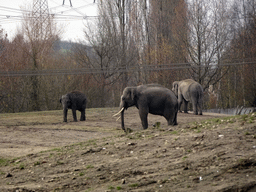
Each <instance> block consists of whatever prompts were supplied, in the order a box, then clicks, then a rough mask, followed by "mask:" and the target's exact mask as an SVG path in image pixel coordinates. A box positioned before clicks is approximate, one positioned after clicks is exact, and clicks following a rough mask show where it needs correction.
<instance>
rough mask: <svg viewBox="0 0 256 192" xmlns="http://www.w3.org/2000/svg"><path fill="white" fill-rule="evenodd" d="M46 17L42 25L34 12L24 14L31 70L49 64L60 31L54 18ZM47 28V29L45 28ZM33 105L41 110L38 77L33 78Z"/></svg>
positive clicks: (33, 107) (24, 29)
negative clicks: (48, 58) (48, 60)
mask: <svg viewBox="0 0 256 192" xmlns="http://www.w3.org/2000/svg"><path fill="white" fill-rule="evenodd" d="M43 16H44V17H46V18H45V19H43V22H44V23H46V24H45V25H42V21H41V20H42V18H36V16H35V15H33V11H32V12H26V13H24V14H23V17H24V21H23V25H22V30H23V34H24V39H25V41H26V42H27V44H28V46H26V47H25V48H26V50H25V51H26V52H27V54H28V55H29V57H30V59H31V61H30V62H31V65H30V66H31V70H35V71H36V70H40V69H43V67H44V63H45V62H47V56H48V55H49V53H50V52H51V48H52V45H53V43H54V41H55V40H56V39H57V35H58V31H57V28H56V25H55V23H54V22H53V18H52V17H51V16H49V15H43ZM45 26H47V28H43V27H45ZM31 86H32V91H31V104H32V110H40V102H39V101H40V99H39V95H40V80H39V77H38V76H31Z"/></svg>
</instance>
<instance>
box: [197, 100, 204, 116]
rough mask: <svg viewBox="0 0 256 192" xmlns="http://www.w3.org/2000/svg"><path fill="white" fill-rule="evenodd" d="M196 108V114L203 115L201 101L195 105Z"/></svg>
mask: <svg viewBox="0 0 256 192" xmlns="http://www.w3.org/2000/svg"><path fill="white" fill-rule="evenodd" d="M197 106H198V109H199V110H198V112H199V115H203V112H202V109H203V106H202V101H200V100H199V101H198V103H197Z"/></svg>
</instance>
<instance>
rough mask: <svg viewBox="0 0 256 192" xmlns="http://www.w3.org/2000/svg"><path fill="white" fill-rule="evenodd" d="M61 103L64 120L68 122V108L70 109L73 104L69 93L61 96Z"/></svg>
mask: <svg viewBox="0 0 256 192" xmlns="http://www.w3.org/2000/svg"><path fill="white" fill-rule="evenodd" d="M60 103H61V104H62V106H63V115H64V122H67V113H68V109H70V108H71V105H72V103H71V100H70V98H69V96H68V95H67V94H66V95H62V97H61V98H60Z"/></svg>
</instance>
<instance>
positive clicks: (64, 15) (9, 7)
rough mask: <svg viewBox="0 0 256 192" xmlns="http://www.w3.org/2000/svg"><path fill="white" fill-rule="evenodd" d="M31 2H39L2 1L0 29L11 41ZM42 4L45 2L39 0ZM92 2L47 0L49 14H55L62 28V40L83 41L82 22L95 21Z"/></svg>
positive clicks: (82, 0) (88, 0)
mask: <svg viewBox="0 0 256 192" xmlns="http://www.w3.org/2000/svg"><path fill="white" fill-rule="evenodd" d="M33 1H39V0H6V1H4V0H2V1H1V4H0V26H1V27H0V28H3V29H4V30H5V31H6V32H7V33H8V38H9V39H11V38H13V36H14V35H15V34H16V33H17V27H19V26H20V24H21V21H22V11H21V10H24V9H25V8H27V7H32V5H33ZM41 1H42V2H43V1H45V0H41ZM93 2H94V0H71V3H72V7H71V6H70V0H65V4H64V5H62V4H63V0H48V8H49V11H50V13H51V14H55V17H56V21H57V22H58V23H60V24H61V26H64V31H65V33H64V34H62V39H63V40H71V41H79V40H84V37H83V30H84V22H85V21H86V20H87V19H90V20H92V19H95V17H93V16H96V14H97V4H96V3H93ZM96 2H97V0H96Z"/></svg>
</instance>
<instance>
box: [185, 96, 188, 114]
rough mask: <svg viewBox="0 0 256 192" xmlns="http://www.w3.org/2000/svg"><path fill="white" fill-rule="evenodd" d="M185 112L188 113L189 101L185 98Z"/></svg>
mask: <svg viewBox="0 0 256 192" xmlns="http://www.w3.org/2000/svg"><path fill="white" fill-rule="evenodd" d="M184 113H188V101H186V100H185V99H184Z"/></svg>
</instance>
